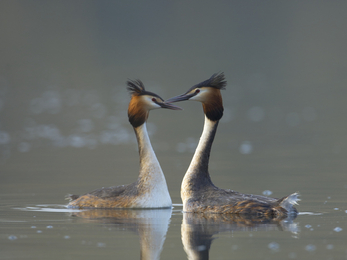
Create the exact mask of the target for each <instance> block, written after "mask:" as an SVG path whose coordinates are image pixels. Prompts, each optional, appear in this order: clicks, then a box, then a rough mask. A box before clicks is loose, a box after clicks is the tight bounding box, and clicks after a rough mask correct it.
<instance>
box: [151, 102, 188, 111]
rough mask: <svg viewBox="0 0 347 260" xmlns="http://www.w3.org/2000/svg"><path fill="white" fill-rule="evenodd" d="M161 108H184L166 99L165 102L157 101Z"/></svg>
mask: <svg viewBox="0 0 347 260" xmlns="http://www.w3.org/2000/svg"><path fill="white" fill-rule="evenodd" d="M157 104H158V105H159V106H160V107H161V108H167V109H171V110H182V108H180V107H178V106H175V105H172V104H168V103H167V102H166V101H165V102H160V103H159V102H158V103H157Z"/></svg>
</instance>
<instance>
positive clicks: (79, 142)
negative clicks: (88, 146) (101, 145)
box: [68, 134, 85, 148]
mask: <svg viewBox="0 0 347 260" xmlns="http://www.w3.org/2000/svg"><path fill="white" fill-rule="evenodd" d="M68 143H69V144H70V145H71V146H72V147H75V148H81V147H83V146H85V141H84V138H83V137H82V136H79V135H76V134H73V135H70V136H69V137H68Z"/></svg>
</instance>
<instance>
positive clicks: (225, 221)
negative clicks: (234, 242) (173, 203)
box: [181, 213, 299, 260]
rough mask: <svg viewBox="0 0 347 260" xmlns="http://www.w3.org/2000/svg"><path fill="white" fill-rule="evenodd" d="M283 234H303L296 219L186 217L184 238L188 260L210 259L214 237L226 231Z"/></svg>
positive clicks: (207, 215)
mask: <svg viewBox="0 0 347 260" xmlns="http://www.w3.org/2000/svg"><path fill="white" fill-rule="evenodd" d="M255 230H257V231H259V230H265V231H268V230H280V231H290V232H292V233H297V232H299V228H298V225H297V223H294V222H293V218H286V219H281V220H279V219H276V220H274V219H269V218H256V217H252V216H247V215H243V216H242V215H237V214H201V213H183V223H182V226H181V236H182V243H183V247H184V251H185V252H186V253H187V256H188V259H189V260H192V259H196V260H197V259H209V251H210V247H211V243H212V240H213V239H215V238H214V237H213V235H215V234H218V233H220V232H225V231H255Z"/></svg>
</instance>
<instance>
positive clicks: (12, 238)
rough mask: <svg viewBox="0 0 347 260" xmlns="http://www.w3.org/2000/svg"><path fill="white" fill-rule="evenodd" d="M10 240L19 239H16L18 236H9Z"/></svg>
mask: <svg viewBox="0 0 347 260" xmlns="http://www.w3.org/2000/svg"><path fill="white" fill-rule="evenodd" d="M8 239H9V240H16V239H17V237H16V236H14V235H11V236H8Z"/></svg>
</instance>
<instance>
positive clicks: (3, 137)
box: [0, 131, 11, 144]
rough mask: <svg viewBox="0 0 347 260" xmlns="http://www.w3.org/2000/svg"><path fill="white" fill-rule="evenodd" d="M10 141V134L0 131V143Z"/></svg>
mask: <svg viewBox="0 0 347 260" xmlns="http://www.w3.org/2000/svg"><path fill="white" fill-rule="evenodd" d="M10 142H11V137H10V135H9V134H8V133H7V132H3V131H0V144H8V143H10Z"/></svg>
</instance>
